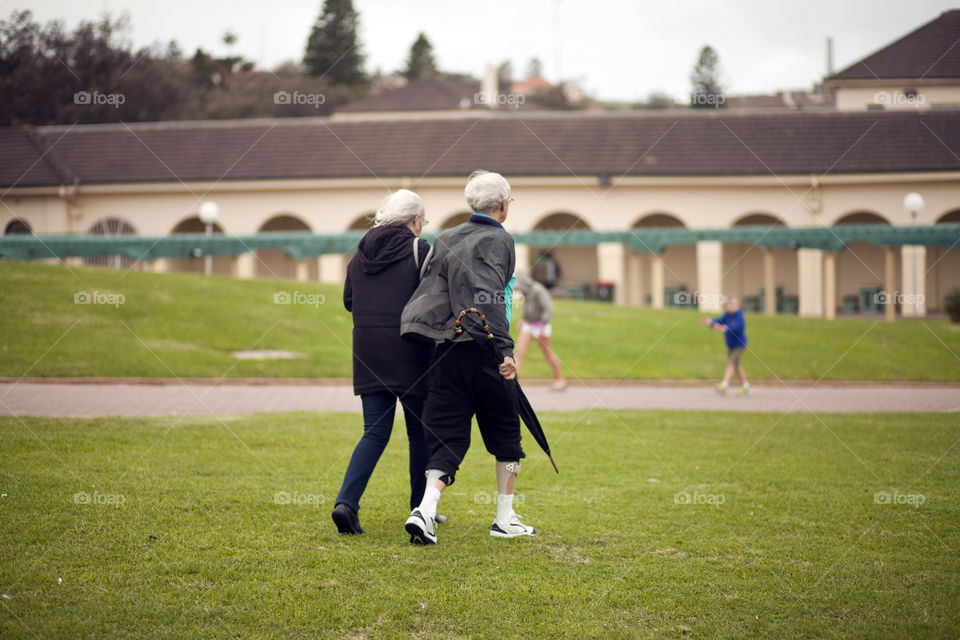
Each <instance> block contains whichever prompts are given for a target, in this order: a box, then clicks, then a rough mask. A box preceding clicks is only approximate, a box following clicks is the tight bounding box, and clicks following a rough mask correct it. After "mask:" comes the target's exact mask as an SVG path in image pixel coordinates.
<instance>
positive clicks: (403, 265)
mask: <svg viewBox="0 0 960 640" xmlns="http://www.w3.org/2000/svg"><path fill="white" fill-rule="evenodd" d="M414 237H415V236H414V235H413V232H412V231H410V229H409V228H407V227H406V226H405V225H384V226H382V227H374V228H373V229H371V230H370V231H368V232H367V233H366V234H365V235H364V236H363V238H362V239H361V240H360V245H359V247H358V248H357V253H356V254H355V255H354V256H353V259H352V260H350V264H349V265H348V266H347V278H346V281H345V282H344V286H343V306H345V307H346V308H347V311H350V312H352V313H353V392H354V393H355V394H356V395H361V394H365V393H372V392H376V391H391V392H393V393H395V394H397V395H403V394H405V393H411V394H413V395H420V396H424V395H426V393H427V384H426V371H427V367H428V366H429V363H430V357H431V354H432V350H433V349H432V347H431V346H430V345H429V344H423V343H412V342H409V341H406V340H403V339H402V338H401V337H400V314H401V312H402V311H403V307H404V305H406V304H407V301H408V300H409V299H410V296H411V295H412V294H413V292H414V291H415V290H416V288H417V285H419V284H420V276H419V268H418V266H417V264H416V263H415V262H414V254H413V240H414ZM417 244H418V248H419V260H420V262H421V263H422V262H423V260H424V258H426V256H427V252H428V251H429V250H430V245H429V243H427V241H426V240H418V241H417Z"/></svg>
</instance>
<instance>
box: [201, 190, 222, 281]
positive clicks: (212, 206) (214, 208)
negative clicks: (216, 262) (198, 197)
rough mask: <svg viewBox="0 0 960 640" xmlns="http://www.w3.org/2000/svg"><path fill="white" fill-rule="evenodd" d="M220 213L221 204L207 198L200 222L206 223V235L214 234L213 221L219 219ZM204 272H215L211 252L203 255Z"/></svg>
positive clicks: (203, 205) (202, 205) (202, 207)
mask: <svg viewBox="0 0 960 640" xmlns="http://www.w3.org/2000/svg"><path fill="white" fill-rule="evenodd" d="M219 215H220V206H219V205H218V204H217V203H216V202H214V201H212V200H207V201H206V202H204V203H203V204H201V205H200V222H202V223H203V224H204V225H206V229H205V230H204V235H207V236H210V235H213V223H215V222H216V221H217V216H219ZM203 273H204V275H207V276H209V275H210V274H211V273H213V256H211V255H209V254H205V255H204V256H203Z"/></svg>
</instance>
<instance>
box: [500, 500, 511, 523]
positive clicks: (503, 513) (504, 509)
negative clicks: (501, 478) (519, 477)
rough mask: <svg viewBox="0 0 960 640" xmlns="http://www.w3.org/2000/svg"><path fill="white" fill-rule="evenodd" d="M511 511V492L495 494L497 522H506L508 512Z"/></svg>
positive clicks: (508, 517)
mask: <svg viewBox="0 0 960 640" xmlns="http://www.w3.org/2000/svg"><path fill="white" fill-rule="evenodd" d="M511 513H513V494H512V493H509V494H503V493H498V494H497V522H501V523H503V524H506V523H508V522H510V514H511Z"/></svg>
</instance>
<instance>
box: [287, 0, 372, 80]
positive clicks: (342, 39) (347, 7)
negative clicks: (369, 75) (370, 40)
mask: <svg viewBox="0 0 960 640" xmlns="http://www.w3.org/2000/svg"><path fill="white" fill-rule="evenodd" d="M358 23H359V19H358V14H357V12H356V11H355V10H354V8H353V2H352V0H325V2H324V3H323V10H322V12H321V13H320V15H319V16H318V17H317V21H316V22H315V23H314V24H313V29H312V30H311V31H310V37H309V38H308V39H307V50H306V53H305V54H304V56H303V64H304V66H306V68H307V72H308V73H309V74H310V75H313V76H323V77H325V78H327V80H329V81H330V83H331V84H344V85H349V86H356V85H361V84H363V83H364V82H365V81H366V76H365V74H364V72H363V54H362V53H361V51H360V42H359V40H358V39H357V26H358Z"/></svg>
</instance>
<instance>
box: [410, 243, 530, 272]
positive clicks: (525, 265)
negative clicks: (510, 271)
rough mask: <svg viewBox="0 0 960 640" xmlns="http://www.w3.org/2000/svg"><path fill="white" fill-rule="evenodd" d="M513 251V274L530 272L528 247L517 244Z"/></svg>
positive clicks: (421, 257) (421, 258) (422, 257)
mask: <svg viewBox="0 0 960 640" xmlns="http://www.w3.org/2000/svg"><path fill="white" fill-rule="evenodd" d="M514 251H515V252H516V256H517V258H516V260H517V267H516V269H515V270H514V272H515V273H518V272H520V271H526V272H529V271H530V247H529V246H527V245H525V244H518V245H515V246H514ZM424 258H426V256H420V260H423V259H424Z"/></svg>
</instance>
